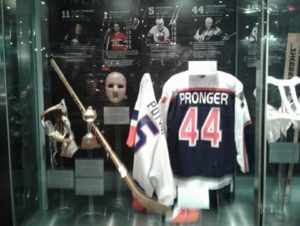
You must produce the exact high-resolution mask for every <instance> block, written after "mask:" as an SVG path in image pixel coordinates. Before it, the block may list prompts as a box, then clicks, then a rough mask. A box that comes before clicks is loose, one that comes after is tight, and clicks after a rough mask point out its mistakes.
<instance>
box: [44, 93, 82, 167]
mask: <svg viewBox="0 0 300 226" xmlns="http://www.w3.org/2000/svg"><path fill="white" fill-rule="evenodd" d="M52 120H53V122H52ZM41 121H42V125H43V127H44V130H45V133H46V135H47V136H48V137H49V138H50V143H54V146H55V148H54V149H55V150H54V152H52V153H51V164H53V163H55V160H54V156H55V155H56V153H57V151H56V149H57V148H56V143H57V142H59V143H62V145H61V153H60V155H61V156H64V157H67V158H72V156H73V154H74V153H75V152H76V151H77V149H78V148H77V145H76V143H75V141H74V135H73V132H72V130H71V123H70V120H69V119H68V115H67V107H66V104H65V101H64V100H63V99H62V100H61V102H60V103H59V104H57V105H54V106H52V107H50V108H48V109H46V110H45V111H44V112H42V114H41Z"/></svg>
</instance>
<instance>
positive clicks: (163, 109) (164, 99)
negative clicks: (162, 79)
mask: <svg viewBox="0 0 300 226" xmlns="http://www.w3.org/2000/svg"><path fill="white" fill-rule="evenodd" d="M170 101H171V97H170V95H169V93H168V92H167V88H166V86H164V87H163V91H162V95H161V98H160V100H159V103H158V106H159V111H160V117H161V123H162V127H163V130H164V132H165V136H167V133H168V131H167V117H168V110H169V106H170Z"/></svg>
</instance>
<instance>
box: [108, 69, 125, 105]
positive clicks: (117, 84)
mask: <svg viewBox="0 0 300 226" xmlns="http://www.w3.org/2000/svg"><path fill="white" fill-rule="evenodd" d="M105 93H106V96H107V98H108V99H109V101H110V102H112V103H114V104H117V103H119V102H121V101H122V100H123V99H124V97H125V94H126V78H125V76H124V75H123V74H121V73H119V72H111V73H109V74H108V75H107V77H106V80H105Z"/></svg>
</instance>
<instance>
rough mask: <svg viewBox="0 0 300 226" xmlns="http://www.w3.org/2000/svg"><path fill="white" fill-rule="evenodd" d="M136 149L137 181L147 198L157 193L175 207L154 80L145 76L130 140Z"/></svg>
mask: <svg viewBox="0 0 300 226" xmlns="http://www.w3.org/2000/svg"><path fill="white" fill-rule="evenodd" d="M127 145H128V146H129V147H133V146H134V147H135V154H134V163H133V175H132V176H133V179H134V180H136V181H137V182H138V183H139V185H140V186H141V187H142V188H143V189H144V191H145V193H146V194H147V196H149V197H152V196H153V193H154V192H155V193H156V195H157V197H158V200H159V202H161V203H163V204H165V205H168V206H170V205H173V202H174V199H175V197H176V189H175V183H174V177H173V173H172V169H171V165H170V159H169V153H168V147H167V142H166V138H165V136H164V131H163V129H162V125H161V118H160V113H159V108H158V104H157V101H156V99H155V95H154V91H153V87H152V81H151V77H150V75H149V74H144V76H143V78H142V80H141V83H140V90H139V94H138V98H137V101H136V104H135V107H134V112H133V115H132V119H131V123H130V131H129V135H128V139H127Z"/></svg>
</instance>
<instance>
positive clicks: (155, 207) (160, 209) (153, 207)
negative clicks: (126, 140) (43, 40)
mask: <svg viewBox="0 0 300 226" xmlns="http://www.w3.org/2000/svg"><path fill="white" fill-rule="evenodd" d="M50 64H51V66H52V67H53V69H54V70H55V72H56V73H57V75H58V77H59V78H60V80H61V81H62V83H63V84H64V86H65V87H66V89H67V90H68V92H69V94H70V95H71V97H72V98H73V100H74V102H75V103H76V105H77V107H78V108H79V110H80V111H81V112H82V113H83V112H85V107H84V106H83V105H82V103H81V101H80V99H79V98H78V96H77V95H76V93H75V91H74V90H73V88H72V87H71V85H70V84H69V82H68V81H67V79H66V77H65V76H64V74H63V73H62V71H61V70H60V68H59V67H58V65H57V64H56V62H55V60H54V59H53V58H51V59H50ZM92 129H93V131H94V133H95V135H96V137H97V138H98V139H99V141H100V143H101V144H102V146H103V148H104V150H105V152H106V153H107V154H108V155H109V156H110V159H111V160H112V162H113V163H114V165H115V166H116V168H117V169H118V171H119V173H120V175H121V177H122V179H123V180H124V181H125V183H126V184H127V185H128V187H129V189H130V190H131V191H132V193H133V194H134V196H135V197H136V198H138V200H139V201H140V202H141V204H142V205H143V206H145V207H146V209H147V210H149V211H150V212H156V213H160V214H163V215H168V214H169V213H170V212H171V208H170V207H169V206H166V205H163V204H161V203H159V202H158V201H157V200H155V199H152V198H149V197H148V196H146V195H145V194H144V192H143V191H142V190H141V189H140V188H139V187H138V186H137V185H136V183H135V182H134V180H133V179H132V177H131V176H130V175H129V173H128V172H127V169H126V167H125V165H124V164H123V163H122V162H121V160H120V159H119V158H118V156H117V155H116V153H115V152H114V151H113V149H112V148H111V146H110V145H109V143H108V142H107V140H106V139H105V137H104V136H103V134H102V133H101V132H100V130H99V129H98V127H97V126H96V125H95V123H92Z"/></svg>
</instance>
